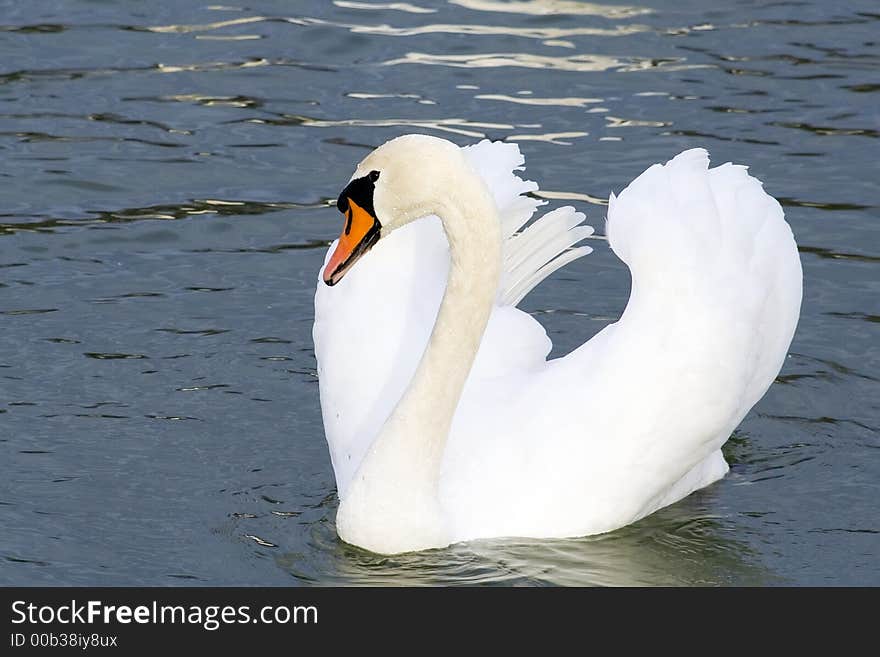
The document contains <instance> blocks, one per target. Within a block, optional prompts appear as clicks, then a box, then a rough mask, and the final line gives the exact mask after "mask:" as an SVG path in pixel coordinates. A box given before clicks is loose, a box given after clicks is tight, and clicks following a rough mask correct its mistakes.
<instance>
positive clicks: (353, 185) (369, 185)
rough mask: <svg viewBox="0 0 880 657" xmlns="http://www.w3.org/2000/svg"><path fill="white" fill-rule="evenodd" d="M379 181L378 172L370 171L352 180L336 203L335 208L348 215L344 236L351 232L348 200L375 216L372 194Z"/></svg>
mask: <svg viewBox="0 0 880 657" xmlns="http://www.w3.org/2000/svg"><path fill="white" fill-rule="evenodd" d="M377 180H379V172H378V171H370V173H368V174H367V175H366V176H362V177H361V178H355V179H354V180H352V181H351V182H350V183H348V185H347V186H346V188H345V189H343V190H342V193H341V194H340V195H339V198H338V199H337V201H336V208H337V209H338V210H339V211H340V212H341V213H343V214H348V215H349V217H348V221H347V222H346V224H345V232H346V235H347V234H348V232H349V231H350V230H351V214H350V212H349V207H348V199H351V200H352V201H354V202H355V203H357V204H358V205H359V206H360V207H362V208H363V209H364V210H366V211H367V212H369V213H370V215H371V216H373V217H375V216H376V210H375V209H373V193H374V192H375V191H376V181H377Z"/></svg>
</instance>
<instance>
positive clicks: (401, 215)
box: [323, 135, 468, 285]
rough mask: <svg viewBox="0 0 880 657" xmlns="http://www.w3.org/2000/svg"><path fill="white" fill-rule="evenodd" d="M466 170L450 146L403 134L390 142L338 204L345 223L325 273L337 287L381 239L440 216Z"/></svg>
mask: <svg viewBox="0 0 880 657" xmlns="http://www.w3.org/2000/svg"><path fill="white" fill-rule="evenodd" d="M467 170H468V169H467V165H466V163H465V160H464V156H463V155H462V153H461V149H460V148H459V147H458V146H456V145H455V144H453V143H452V142H449V141H446V140H445V139H439V138H437V137H429V136H427V135H405V136H403V137H398V138H396V139H392V140H391V141H389V142H386V143H385V144H383V145H382V146H380V147H379V148H377V149H376V150H374V151H373V152H372V153H370V154H369V155H368V156H367V157H366V158H364V160H363V161H362V162H361V163H360V164H359V165H358V167H357V169H356V170H355V172H354V175H353V176H352V177H351V181H350V182H349V183H348V186H346V188H345V189H343V190H342V193H341V194H340V195H339V199H338V200H337V202H336V207H337V209H338V210H339V211H340V212H341V213H342V214H343V215H344V216H345V224H344V226H343V229H342V234H341V235H340V236H339V243H338V244H337V245H336V250H335V251H334V252H333V255H332V256H330V260H329V261H328V262H327V266H326V267H325V268H324V274H323V278H324V282H325V283H326V284H327V285H335V284H336V283H338V282H339V281H340V280H341V279H342V277H343V276H345V274H346V272H347V271H348V270H349V269H351V268H352V266H353V265H354V264H355V262H357V261H358V260H359V259H360V258H361V257H363V255H364V254H365V253H367V252H368V251H369V250H370V249H371V248H373V246H374V245H375V244H376V242H378V241H379V240H380V239H381V238H382V237H385V236H386V235H388V234H389V233H390V232H392V231H393V230H395V229H397V228H400V227H401V226H404V225H406V224H408V223H410V222H411V221H414V220H416V219H419V218H420V217H424V216H427V215H430V214H440V213H441V212H442V209H443V207H444V205H445V203H446V202H447V200H448V198H449V197H450V196H452V195H455V194H456V190H455V189H453V188H454V187H455V186H456V184H455V183H456V180H457V179H458V177H459V174H460V173H461V172H462V171H467Z"/></svg>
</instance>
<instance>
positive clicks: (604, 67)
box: [382, 52, 707, 73]
mask: <svg viewBox="0 0 880 657" xmlns="http://www.w3.org/2000/svg"><path fill="white" fill-rule="evenodd" d="M684 61H685V60H684V58H680V57H679V58H675V59H672V58H670V59H663V60H660V59H653V58H648V57H626V58H620V57H610V56H608V55H584V54H580V55H571V56H569V57H553V56H550V55H534V54H531V53H522V52H512V53H477V54H473V55H439V54H432V53H424V52H408V53H406V55H405V56H404V57H397V58H395V59H389V60H387V61H385V62H382V64H383V65H385V66H397V65H399V64H429V65H435V66H438V65H439V66H451V67H454V68H501V67H506V66H512V67H520V68H541V69H553V70H557V71H579V72H589V71H593V72H596V71H599V72H601V71H609V70H617V71H618V72H621V73H628V72H631V71H643V70H648V69H653V68H663V69H665V70H684V69H689V68H706V67H707V65H705V64H689V65H686V64H683V62H684Z"/></svg>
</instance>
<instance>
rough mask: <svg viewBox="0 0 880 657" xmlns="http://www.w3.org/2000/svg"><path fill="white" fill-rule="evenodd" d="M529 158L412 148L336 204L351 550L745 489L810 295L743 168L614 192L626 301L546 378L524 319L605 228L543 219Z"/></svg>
mask: <svg viewBox="0 0 880 657" xmlns="http://www.w3.org/2000/svg"><path fill="white" fill-rule="evenodd" d="M523 162H524V160H523V157H522V155H521V154H520V151H519V148H518V147H517V146H516V145H515V144H509V143H499V142H490V141H482V142H479V143H477V144H474V145H471V146H467V147H463V148H462V147H459V146H457V145H455V144H453V143H451V142H449V141H446V140H444V139H440V138H436V137H431V136H427V135H406V136H402V137H398V138H396V139H393V140H391V141H388V142H386V143H385V144H383V145H382V146H380V147H379V148H377V149H375V150H374V151H372V152H371V153H370V154H369V155H368V156H367V157H366V158H365V159H364V160H363V161H362V162H361V163H360V164H359V165H358V166H357V168H356V170H355V172H354V175H353V176H352V177H351V180H350V182H349V183H348V185H347V186H346V187H345V189H344V190H343V191H342V193H341V194H340V196H339V200H338V202H337V208H338V209H339V210H340V212H342V213H343V214H344V217H345V219H344V227H343V230H342V234H341V236H340V237H339V239H338V240H337V241H336V242H334V243H333V244H331V246H330V248H329V250H328V252H327V256H326V257H325V260H324V265H323V267H322V269H321V272H320V273H319V275H318V282H317V291H316V294H315V320H314V326H313V338H314V344H315V355H316V358H317V362H318V379H319V394H320V400H321V410H322V416H323V421H324V428H325V433H326V438H327V442H328V445H329V449H330V456H331V460H332V464H333V469H334V474H335V477H336V483H337V492H338V496H339V507H338V510H337V517H336V526H337V532H338V534H339V536H340V538H341V539H342V540H343V541H345V542H347V543H350V544H353V545H356V546H359V547H361V548H364V549H367V550H370V551H372V552H376V553H381V554H395V553H401V552H409V551H417V550H424V549H429V548H440V547H445V546H448V545H450V544H453V543H458V542H463V541H469V540H474V539H480V538H490V537H530V538H563V537H579V536H586V535H591V534H599V533H604V532H608V531H612V530H614V529H617V528H619V527H622V526H625V525H627V524H629V523H632V522H634V521H636V520H638V519H640V518H642V517H644V516H646V515H648V514H650V513H652V512H654V511H656V510H657V509H660V508H662V507H664V506H667V505H669V504H672V503H674V502H676V501H678V500H680V499H682V498H683V497H685V496H687V495H689V494H690V493H691V492H693V491H695V490H697V489H699V488H702V487H704V486H707V485H709V484H711V483H712V482H714V481H716V480H718V479H720V478H721V477H723V476H724V475H725V474H726V473H727V471H728V465H727V463H726V462H725V460H724V457H723V455H722V453H721V446H722V445H723V444H724V443H725V441H726V440H727V439H728V437H729V436H730V434H731V432H732V431H733V430H734V429H735V428H736V426H737V425H738V424H739V422H740V421H741V420H742V419H743V417H744V416H745V415H746V413H747V412H748V411H749V409H750V408H751V407H752V406H753V405H754V404H755V403H756V402H757V401H758V400H759V399H760V398H761V397H762V396H763V395H764V393H765V392H766V391H767V389H768V388H769V386H770V384H771V383H772V382H773V380H774V378H775V377H776V375H777V374H778V372H779V370H780V369H781V367H782V364H783V360H784V359H785V356H786V352H787V349H788V347H789V345H790V343H791V340H792V337H793V335H794V331H795V327H796V325H797V321H798V316H799V313H800V304H801V295H802V273H801V264H800V259H799V256H798V252H797V247H796V244H795V241H794V238H793V236H792V232H791V229H790V227H789V225H788V224H787V223H786V221H785V219H784V216H783V211H782V208H781V207H780V205H779V203H778V202H777V201H776V200H775V199H773V198H772V197H771V196H769V195H768V194H767V193H766V192H765V191H764V190H763V187H762V184H761V183H760V182H759V181H758V180H756V179H755V178H753V177H751V176H750V175H749V174H748V173H747V168H746V167H744V166H738V165H734V164H730V163H727V164H724V165H722V166H719V167H716V168H711V169H710V168H709V157H708V153H707V152H706V151H705V150H703V149H699V148H697V149H692V150H687V151H685V152H683V153H681V154H679V155H678V156H676V157H674V158H673V159H671V160H670V161H668V162H666V163H665V164H654V165H653V166H651V167H650V168H648V169H647V170H646V171H645V172H644V173H642V174H641V175H640V176H639V177H638V178H636V179H635V180H634V181H633V182H632V183H630V185H629V186H628V187H626V189H624V190H623V192H621V193H620V194H619V196H617V197H615V196H614V195H613V194H612V195H611V198H610V201H609V204H608V210H607V219H606V222H607V223H606V233H607V237H608V241H609V243H610V246H611V248H612V250H613V251H614V253H615V254H616V255H617V256H618V257H620V259H621V260H622V261H623V262H624V263H625V264H626V265H627V266H628V268H629V270H630V273H631V277H632V288H631V293H630V297H629V301H628V303H627V305H626V308H625V310H624V312H623V314H622V316H621V317H620V319H619V320H618V321H617V322H614V323H612V324H610V325H609V326H606V327H605V328H604V329H603V330H601V331H600V332H599V333H598V334H596V335H595V336H594V337H593V338H591V339H590V340H588V341H587V342H586V343H585V344H583V345H581V346H580V347H578V348H577V349H575V350H573V351H572V352H571V353H569V354H568V355H566V356H564V357H562V358H555V359H551V360H548V358H547V356H548V354H549V352H550V348H551V343H550V340H549V338H548V337H547V334H546V332H545V331H544V329H543V328H542V327H541V325H540V324H539V323H538V322H537V321H536V320H535V319H534V318H533V317H531V316H530V315H528V314H527V313H525V312H523V311H521V310H519V309H518V308H517V304H518V303H519V301H520V300H521V299H522V298H523V297H524V296H525V295H526V294H527V293H528V292H529V291H530V290H531V289H533V288H534V287H535V285H537V284H538V283H539V282H541V281H542V280H543V279H545V278H546V277H547V276H548V275H549V274H550V273H552V272H553V271H555V270H556V269H558V268H559V267H562V266H564V265H566V264H567V263H569V262H571V261H572V260H574V259H576V258H579V257H582V256H584V255H586V254H587V253H589V252H590V251H591V249H590V248H589V247H587V246H575V245H577V244H578V243H581V241H582V240H583V239H584V238H586V237H588V236H589V235H590V234H591V233H592V232H593V229H592V228H591V227H589V226H586V225H584V224H583V221H584V219H585V216H584V215H583V214H581V213H579V212H576V211H575V210H574V208H571V207H563V208H559V209H556V210H553V211H551V212H548V213H547V214H544V215H543V216H541V217H540V218H538V219H536V220H531V219H532V216H533V214H534V212H535V211H536V208H537V207H538V206H539V205H541V204H542V203H541V201H539V200H537V199H536V198H534V195H532V196H528V195H526V194H527V193H528V192H531V191H534V190H535V189H537V186H536V185H535V184H534V183H532V182H528V181H524V180H522V179H521V178H520V177H519V176H518V175H517V174H516V172H517V171H519V170H521V168H522V165H523ZM530 220H531V221H530ZM355 265H356V266H355ZM588 294H589V287H588V286H585V289H584V296H587V295H588Z"/></svg>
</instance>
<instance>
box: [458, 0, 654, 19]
mask: <svg viewBox="0 0 880 657" xmlns="http://www.w3.org/2000/svg"><path fill="white" fill-rule="evenodd" d="M449 4H453V5H458V6H460V7H465V8H466V9H473V10H475V11H492V12H504V13H511V14H530V15H532V16H547V15H550V14H569V15H576V16H602V17H603V18H631V17H632V16H642V15H644V14H651V13H653V12H654V10H653V9H648V8H647V7H633V6H625V5H602V4H598V3H594V2H573V1H572V0H520V1H519V2H501V1H500V0H449Z"/></svg>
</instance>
